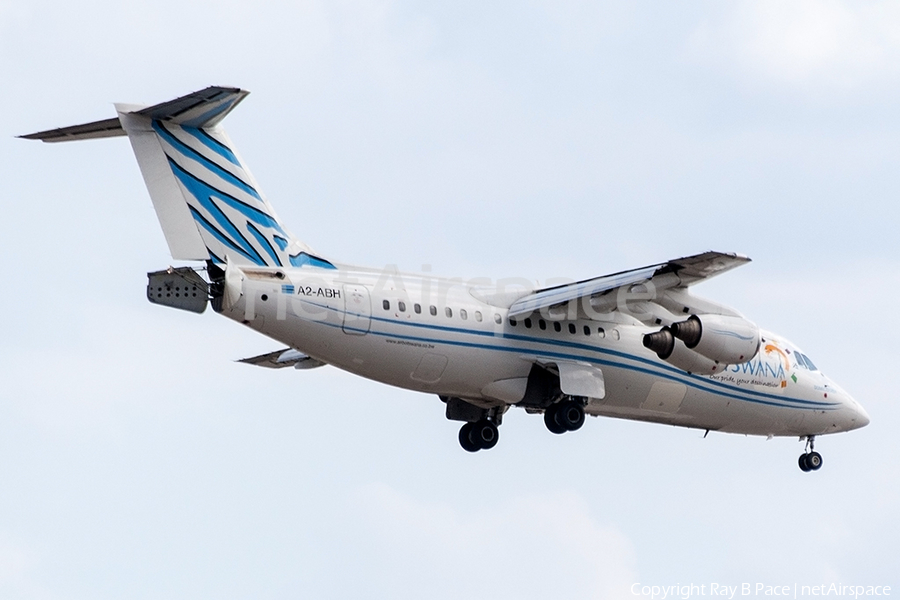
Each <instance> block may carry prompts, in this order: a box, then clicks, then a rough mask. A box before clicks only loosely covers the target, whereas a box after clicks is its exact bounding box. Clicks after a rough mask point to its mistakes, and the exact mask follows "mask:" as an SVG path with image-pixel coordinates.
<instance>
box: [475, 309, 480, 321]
mask: <svg viewBox="0 0 900 600" xmlns="http://www.w3.org/2000/svg"><path fill="white" fill-rule="evenodd" d="M475 320H476V321H478V322H479V323H481V313H480V312H478V311H477V310H476V311H475Z"/></svg>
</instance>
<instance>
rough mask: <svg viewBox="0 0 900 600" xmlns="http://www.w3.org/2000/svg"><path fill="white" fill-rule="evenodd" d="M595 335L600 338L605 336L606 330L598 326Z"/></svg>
mask: <svg viewBox="0 0 900 600" xmlns="http://www.w3.org/2000/svg"><path fill="white" fill-rule="evenodd" d="M597 335H598V336H600V337H602V338H605V337H606V331H605V330H604V329H603V328H602V327H598V328H597Z"/></svg>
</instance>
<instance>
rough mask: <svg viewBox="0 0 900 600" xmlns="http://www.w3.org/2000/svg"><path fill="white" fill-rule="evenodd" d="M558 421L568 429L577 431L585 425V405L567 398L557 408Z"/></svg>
mask: <svg viewBox="0 0 900 600" xmlns="http://www.w3.org/2000/svg"><path fill="white" fill-rule="evenodd" d="M556 422H557V423H559V426H560V427H562V428H564V429H565V430H566V431H577V430H578V429H581V426H582V425H584V406H582V404H581V403H580V402H576V401H574V400H566V401H565V402H563V403H561V404H560V405H559V407H558V408H557V409H556Z"/></svg>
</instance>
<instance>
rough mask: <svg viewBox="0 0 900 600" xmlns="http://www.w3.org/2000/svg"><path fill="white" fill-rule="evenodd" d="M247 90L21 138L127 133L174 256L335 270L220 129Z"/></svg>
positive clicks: (216, 92) (136, 109)
mask: <svg viewBox="0 0 900 600" xmlns="http://www.w3.org/2000/svg"><path fill="white" fill-rule="evenodd" d="M248 93H249V92H247V91H245V90H241V89H239V88H225V87H208V88H206V89H204V90H200V91H198V92H194V93H191V94H187V95H186V96H182V97H180V98H176V99H175V100H170V101H168V102H163V103H161V104H156V105H153V106H136V105H128V104H116V111H117V112H118V117H117V118H115V119H106V120H103V121H96V122H93V123H87V124H84V125H76V126H73V127H64V128H60V129H51V130H48V131H42V132H39V133H34V134H30V135H25V136H22V137H23V138H25V139H33V140H41V141H44V142H63V141H75V140H84V139H95V138H106V137H115V136H121V135H127V136H128V138H129V140H130V141H131V146H132V149H133V150H134V154H135V157H136V158H137V161H138V164H139V166H140V169H141V174H142V175H143V177H144V183H145V184H146V185H147V189H148V191H149V192H150V198H151V200H152V201H153V206H154V208H155V209H156V215H157V217H158V218H159V222H160V225H161V226H162V229H163V233H164V234H165V237H166V241H167V242H168V244H169V250H170V251H171V253H172V257H173V258H175V259H179V260H211V261H213V262H215V263H219V264H224V263H225V259H226V257H227V258H228V260H229V261H230V262H234V263H237V264H250V265H257V266H289V265H293V266H306V265H309V266H314V267H325V268H334V266H333V265H332V264H331V263H330V262H328V261H326V260H323V259H321V258H319V257H317V256H315V255H314V254H313V253H312V251H311V250H310V249H309V247H308V246H306V244H304V243H302V242H300V241H299V240H297V239H296V238H294V236H292V235H291V234H290V233H288V232H287V230H286V229H285V228H284V226H283V225H282V223H281V221H280V220H279V219H278V217H277V215H276V214H275V211H274V210H273V209H272V206H271V205H270V204H269V202H268V201H267V200H266V199H265V197H264V196H263V195H262V193H261V192H260V191H259V187H258V185H257V184H256V181H255V180H254V179H253V175H252V174H251V173H250V171H249V170H248V169H247V167H246V166H245V164H244V162H243V160H241V159H240V157H239V156H238V154H237V151H236V150H235V149H234V145H233V144H232V142H231V140H230V139H229V138H228V135H227V134H226V133H225V130H224V129H223V128H222V126H221V124H220V123H221V121H222V119H224V118H225V116H226V115H228V113H229V112H231V110H232V109H234V107H235V106H237V105H238V103H240V102H241V100H243V99H244V98H245V97H246V96H247V94H248Z"/></svg>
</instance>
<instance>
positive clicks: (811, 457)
mask: <svg viewBox="0 0 900 600" xmlns="http://www.w3.org/2000/svg"><path fill="white" fill-rule="evenodd" d="M806 466H807V467H809V470H810V471H818V470H819V469H821V468H822V455H821V454H819V453H818V452H810V453H809V454H807V455H806Z"/></svg>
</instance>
